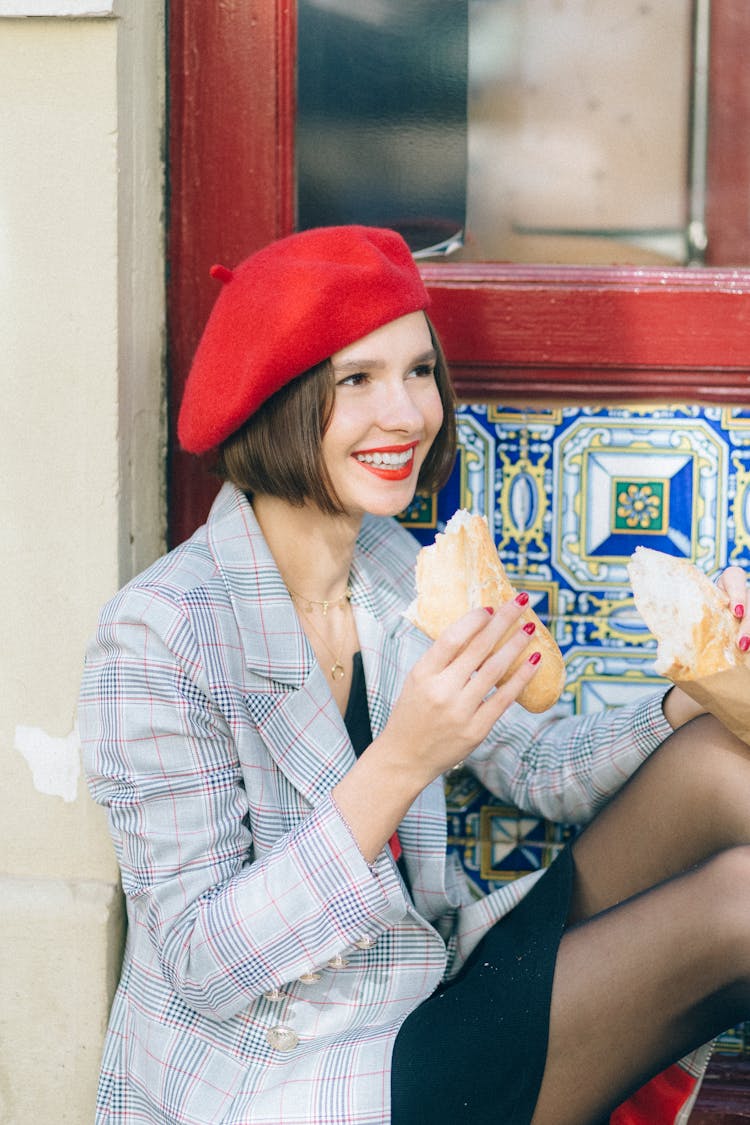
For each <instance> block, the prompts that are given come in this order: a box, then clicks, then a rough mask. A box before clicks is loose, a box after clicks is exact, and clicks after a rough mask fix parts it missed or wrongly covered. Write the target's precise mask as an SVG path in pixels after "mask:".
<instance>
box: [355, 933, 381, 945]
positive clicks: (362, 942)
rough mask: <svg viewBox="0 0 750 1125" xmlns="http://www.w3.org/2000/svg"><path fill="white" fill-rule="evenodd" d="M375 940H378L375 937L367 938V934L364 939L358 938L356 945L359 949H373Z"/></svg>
mask: <svg viewBox="0 0 750 1125" xmlns="http://www.w3.org/2000/svg"><path fill="white" fill-rule="evenodd" d="M375 940H376V939H375V938H374V937H367V935H366V934H365V935H364V936H363V937H361V938H357V940H356V941H355V943H354V944H355V945H356V947H357V949H372V947H373V945H374V944H375Z"/></svg>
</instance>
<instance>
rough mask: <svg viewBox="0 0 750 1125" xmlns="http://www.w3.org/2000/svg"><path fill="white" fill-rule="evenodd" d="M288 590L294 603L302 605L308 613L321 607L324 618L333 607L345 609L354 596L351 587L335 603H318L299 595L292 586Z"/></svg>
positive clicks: (334, 600)
mask: <svg viewBox="0 0 750 1125" xmlns="http://www.w3.org/2000/svg"><path fill="white" fill-rule="evenodd" d="M287 590H288V591H289V596H290V598H291V599H292V601H293V602H297V604H298V605H301V606H302V608H303V609H304V610H306V612H307V613H312V611H313V609H314V608H315V606H316V605H319V606H320V608H321V610H322V613H323V616H324V617H325V616H326V615H327V613H328V610H329V609H331V608H332V607H335V606H339V608H340V609H344V608H345V607H346V603H347V602H348V601H350V600H351V596H352V590H351V586H347V587H346V589H345V590H344V592H343V594H342V595H341V597H340V598H334V599H333V601H330V602H316V601H315V598H306V597H304V596H303V595H302V594H298V593H297V591H296V590H292V588H291V586H287Z"/></svg>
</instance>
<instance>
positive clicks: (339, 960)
mask: <svg viewBox="0 0 750 1125" xmlns="http://www.w3.org/2000/svg"><path fill="white" fill-rule="evenodd" d="M348 964H349V962H348V961H347V959H346V957H342V956H341V954H340V953H337V954H336V956H335V957H332V958H331V960H330V961H329V962H328V968H329V969H345V968H346V966H347V965H348Z"/></svg>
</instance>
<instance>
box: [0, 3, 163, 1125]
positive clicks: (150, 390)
mask: <svg viewBox="0 0 750 1125" xmlns="http://www.w3.org/2000/svg"><path fill="white" fill-rule="evenodd" d="M76 9H79V10H80V11H79V12H77V11H76ZM94 9H95V10H96V12H97V14H95V15H90V14H89V15H86V14H80V13H85V11H86V10H88V12H89V13H90V12H91V11H92V10H94ZM111 9H114V10H111ZM24 11H28V12H29V13H30V14H31V15H34V16H36V18H15V17H17V16H20V15H23V13H24ZM37 13H41V14H42V16H45V15H47V14H48V13H51V17H50V18H39V16H38V15H37ZM56 13H62V14H56ZM70 15H72V16H74V17H76V18H67V17H69V16H70ZM0 105H1V106H2V112H0V152H2V154H3V157H2V160H0V341H1V343H0V395H1V399H2V414H0V418H1V419H2V421H1V422H0V427H1V431H0V432H1V433H2V441H0V480H1V481H2V486H1V489H2V497H3V512H2V516H3V519H2V529H1V530H0V552H1V558H2V565H1V566H0V575H1V576H2V577H1V579H0V581H1V582H2V605H3V609H4V613H3V618H2V632H3V636H4V642H3V644H2V645H0V663H1V668H0V681H1V682H2V685H3V687H2V691H0V752H1V753H2V755H3V759H2V776H3V786H2V791H1V795H0V805H1V807H0V824H1V825H2V828H0V839H1V841H2V843H1V852H0V903H2V906H1V908H0V943H1V948H0V1121H2V1122H3V1125H47V1123H49V1125H52V1123H53V1122H54V1123H55V1125H57V1123H59V1122H71V1123H75V1125H79V1123H80V1125H86V1123H88V1122H92V1121H93V1116H94V1110H93V1105H94V1092H95V1085H96V1076H97V1071H98V1064H99V1055H100V1051H101V1043H102V1036H103V1032H104V1027H105V1023H106V1017H107V1010H108V1005H109V1000H110V996H111V990H112V987H113V983H114V981H115V979H116V974H117V963H118V957H119V953H120V949H121V941H122V913H121V906H120V896H119V891H118V887H117V869H116V865H115V862H114V857H113V853H112V849H111V845H110V843H109V838H108V835H107V832H106V826H105V823H104V817H103V814H102V813H101V810H100V809H98V808H97V807H96V806H95V805H94V804H93V802H92V801H91V800H90V798H89V797H88V794H87V791H86V787H85V783H84V781H83V779H82V777H81V776H80V756H79V743H78V737H77V733H76V728H75V710H76V697H77V691H78V683H79V679H80V671H81V661H82V654H83V650H84V645H85V641H86V638H87V637H88V635H89V634H90V633H91V631H92V629H93V627H94V624H95V620H96V613H97V610H98V607H99V606H100V604H101V603H102V602H103V601H104V600H105V599H106V598H107V597H109V595H110V594H111V593H112V592H113V591H114V590H115V589H116V588H117V587H118V586H119V585H121V584H122V582H124V581H125V580H126V579H127V578H128V577H129V576H130V575H131V574H132V573H134V572H135V571H137V570H139V569H141V568H142V567H143V566H145V565H146V564H147V563H148V562H149V561H150V560H151V559H152V558H154V557H155V556H156V555H158V554H159V553H160V552H161V550H162V549H163V538H164V483H163V476H164V472H163V461H164V458H163V440H164V438H163V374H162V372H163V359H162V352H163V316H164V301H163V273H164V264H163V214H162V208H163V169H162V164H161V157H162V140H163V137H162V134H163V128H164V121H163V117H164V13H163V3H162V0H121V2H118V3H116V4H114V5H110V4H108V3H105V2H104V0H102V2H101V3H98V4H91V5H89V6H88V9H87V6H86V5H85V4H81V3H79V2H76V0H70V2H69V3H68V4H67V5H66V4H64V3H60V4H55V3H54V2H51V3H41V2H40V0H35V2H34V0H32V2H30V3H29V4H26V5H24V4H23V3H22V2H18V3H15V2H13V3H11V2H10V0H0Z"/></svg>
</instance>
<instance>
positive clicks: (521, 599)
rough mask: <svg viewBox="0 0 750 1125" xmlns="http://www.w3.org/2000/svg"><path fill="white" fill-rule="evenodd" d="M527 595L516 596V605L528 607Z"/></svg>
mask: <svg viewBox="0 0 750 1125" xmlns="http://www.w3.org/2000/svg"><path fill="white" fill-rule="evenodd" d="M528 604H529V595H528V594H527V593H523V594H516V605H528Z"/></svg>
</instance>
